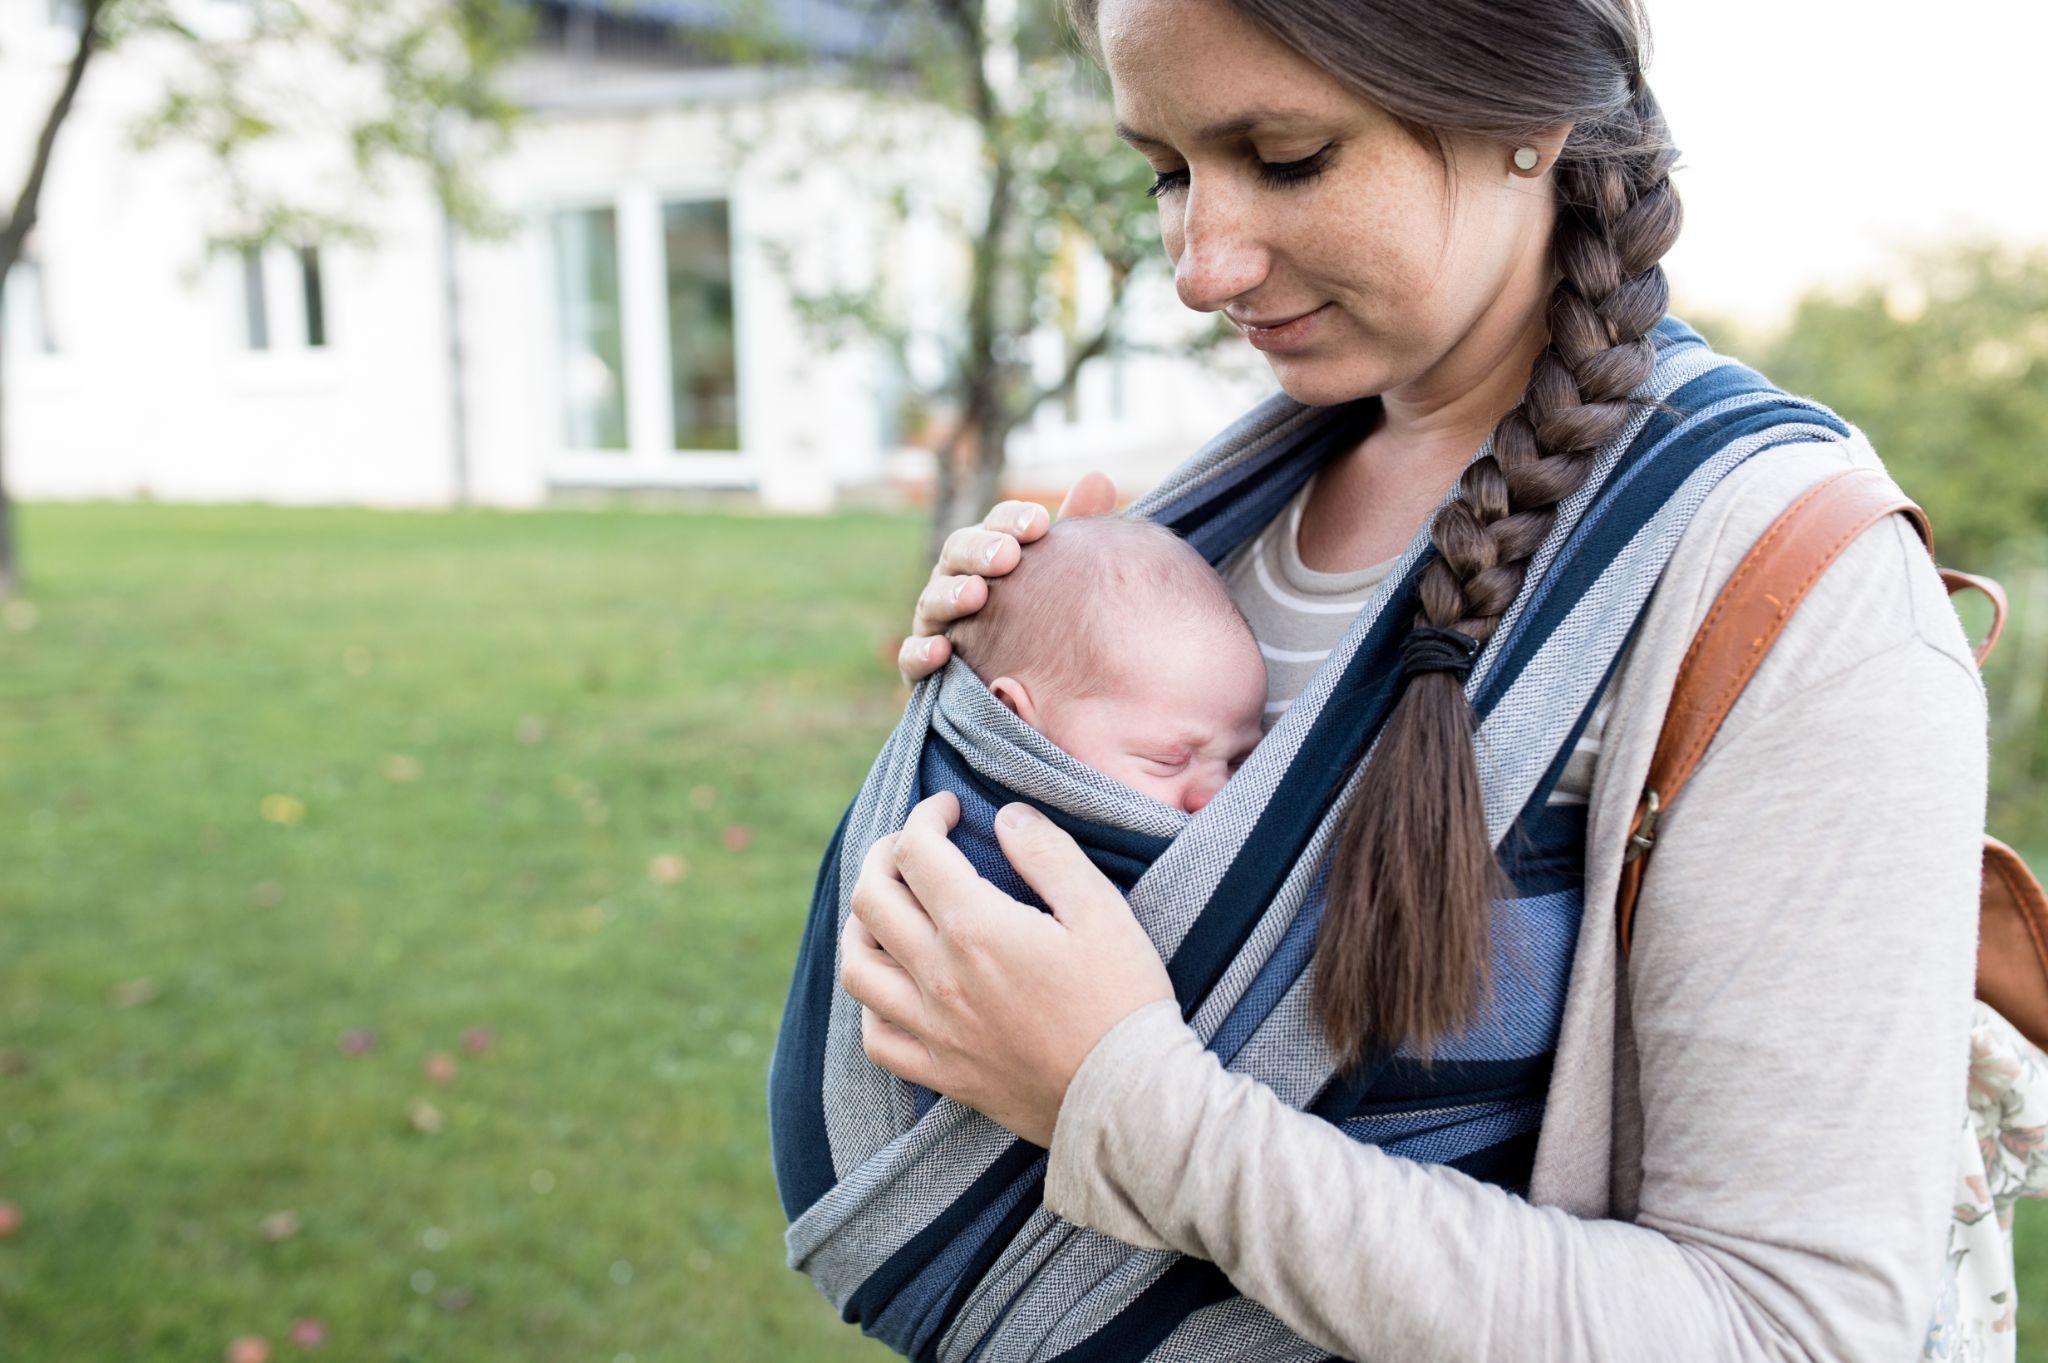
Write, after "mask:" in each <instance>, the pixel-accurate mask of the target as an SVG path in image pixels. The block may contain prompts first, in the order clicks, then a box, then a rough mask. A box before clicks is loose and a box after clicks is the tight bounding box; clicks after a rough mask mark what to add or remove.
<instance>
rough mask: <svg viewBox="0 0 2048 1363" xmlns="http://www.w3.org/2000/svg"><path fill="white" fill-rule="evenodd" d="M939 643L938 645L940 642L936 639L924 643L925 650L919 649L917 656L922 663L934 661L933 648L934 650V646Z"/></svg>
mask: <svg viewBox="0 0 2048 1363" xmlns="http://www.w3.org/2000/svg"><path fill="white" fill-rule="evenodd" d="M937 643H938V640H937V639H936V638H932V639H927V640H925V641H924V647H923V648H921V649H919V650H918V651H917V656H918V658H919V660H920V661H923V662H930V661H931V660H932V648H933V647H934V646H935V645H936V644H937Z"/></svg>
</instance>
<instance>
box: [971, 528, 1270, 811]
mask: <svg viewBox="0 0 2048 1363" xmlns="http://www.w3.org/2000/svg"><path fill="white" fill-rule="evenodd" d="M948 634H949V637H950V638H951V639H952V641H953V650H954V652H955V654H956V655H957V656H958V657H959V658H960V659H961V661H963V662H965V663H966V664H967V665H968V666H969V667H971V668H973V669H974V672H975V675H976V676H978V677H980V678H981V679H982V681H983V682H984V683H985V684H986V685H987V686H988V689H989V691H990V692H991V693H992V694H993V695H994V696H995V697H996V699H998V700H1000V701H1001V702H1002V703H1003V704H1004V705H1006V706H1008V707H1009V708H1010V709H1011V710H1013V711H1015V712H1016V714H1017V717H1018V718H1019V719H1022V720H1023V721H1024V722H1025V723H1026V724H1029V725H1030V726H1031V727H1032V728H1034V729H1036V730H1037V731H1038V732H1039V733H1041V734H1044V735H1045V736H1046V737H1047V738H1048V739H1050V740H1052V742H1053V743H1054V744H1056V745H1057V746H1059V747H1060V748H1061V749H1063V750H1065V751H1066V753H1067V754H1068V755H1069V756H1071V757H1074V758H1076V759H1078V760H1079V761H1081V762H1085V763H1086V764H1088V765H1089V766H1091V767H1093V768H1095V769H1096V770H1097V771H1099V772H1101V773H1102V774H1103V775H1105V776H1107V777H1109V778H1111V779H1112V780H1115V781H1119V782H1121V783H1122V784H1124V785H1126V786H1129V787H1130V788H1132V789H1133V790H1137V791H1140V792H1142V793H1144V794H1146V795H1149V796H1151V797H1152V798H1153V799H1155V800H1158V801H1159V802H1161V803H1162V804H1167V805H1171V806H1173V807H1174V808H1175V809H1181V810H1185V811H1187V812H1188V813H1190V814H1192V813H1194V812H1195V811H1196V810H1198V809H1200V808H1201V807H1202V806H1203V805H1206V804H1207V803H1209V800H1210V798H1211V797H1212V796H1214V795H1215V794H1216V792H1217V790H1218V789H1219V788H1221V786H1222V785H1223V783H1224V781H1225V780H1227V779H1228V778H1229V776H1230V774H1231V773H1232V772H1234V771H1236V770H1237V767H1238V764H1239V763H1240V762H1242V761H1244V759H1245V757H1246V755H1247V754H1249V753H1250V752H1251V750H1252V748H1253V746H1254V745H1255V744H1257V743H1258V741H1259V732H1260V725H1259V721H1260V718H1261V716H1262V714H1263V711H1264V708H1265V703H1266V664H1265V660H1264V658H1262V657H1261V656H1260V654H1259V645H1258V642H1257V641H1256V640H1255V639H1253V638H1252V631H1251V626H1250V625H1248V624H1246V623H1245V619H1244V617H1243V616H1242V615H1240V614H1239V613H1238V610H1237V607H1236V605H1235V604H1234V603H1233V602H1232V601H1231V599H1230V593H1229V591H1228V590H1227V589H1226V588H1225V587H1224V585H1223V579H1222V578H1221V577H1220V576H1218V575H1217V573H1216V570H1215V569H1213V568H1211V567H1210V566H1209V565H1208V563H1206V562H1205V561H1204V560H1203V558H1202V556H1201V555H1200V554H1198V553H1196V552H1195V550H1194V549H1193V548H1191V547H1190V546H1189V545H1188V544H1187V542H1186V541H1184V540H1182V539H1181V538H1180V537H1179V536H1178V535H1176V534H1174V533H1173V532H1172V531H1171V530H1168V529H1167V528H1166V527H1165V526H1163V525H1160V524H1158V523H1156V522H1153V521H1144V520H1128V519H1125V518H1123V517H1120V516H1090V517H1084V518H1081V519H1075V520H1064V521H1060V522H1059V523H1057V524H1056V525H1054V526H1053V527H1052V529H1051V530H1050V531H1048V532H1047V533H1046V535H1045V536H1044V538H1042V539H1040V540H1038V541H1037V542H1036V543H1033V544H1031V545H1029V546H1028V547H1026V549H1025V550H1024V555H1023V558H1022V560H1021V561H1020V562H1019V563H1018V565H1017V566H1016V567H1015V568H1014V569H1012V570H1011V571H1010V572H1009V573H1007V574H1005V575H1004V576H1002V577H998V578H991V579H990V580H989V594H988V603H987V604H986V605H984V606H983V607H982V608H981V609H980V610H979V611H976V612H975V613H974V614H973V615H970V616H967V617H966V618H965V619H962V620H960V621H959V622H957V623H956V624H955V625H954V626H953V627H952V629H951V630H950V631H949V632H948Z"/></svg>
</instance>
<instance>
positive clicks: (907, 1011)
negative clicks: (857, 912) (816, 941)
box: [839, 918, 924, 1030]
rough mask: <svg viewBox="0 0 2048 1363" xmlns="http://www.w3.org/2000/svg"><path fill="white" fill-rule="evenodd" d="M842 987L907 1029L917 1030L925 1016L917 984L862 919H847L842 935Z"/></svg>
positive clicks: (840, 951)
mask: <svg viewBox="0 0 2048 1363" xmlns="http://www.w3.org/2000/svg"><path fill="white" fill-rule="evenodd" d="M839 987H840V988H842V989H844V990H845V991H846V992H847V993H848V994H850V995H852V996H853V999H854V1001H855V1002H856V1003H859V1004H860V1005H862V1006H863V1007H866V1008H871V1009H873V1010H874V1011H875V1012H877V1013H879V1014H881V1016H883V1017H884V1018H887V1019H888V1020H889V1021H890V1022H893V1023H895V1024H897V1025H898V1026H900V1027H903V1028H905V1029H906V1030H913V1029H915V1028H916V1027H917V1025H918V1023H919V1021H920V1019H921V1018H922V1016H923V1012H924V1010H923V1007H922V1003H923V997H924V996H923V995H922V994H921V993H919V992H918V988H917V981H916V980H914V979H912V978H911V977H910V972H909V971H907V970H905V969H904V968H903V967H902V966H900V965H898V964H897V963H896V958H895V957H893V956H891V955H890V954H889V953H888V952H887V951H886V950H884V949H883V947H882V944H881V942H880V941H878V940H876V938H875V935H874V934H873V933H872V932H869V931H868V926H867V924H865V923H863V922H861V921H860V919H859V918H848V919H847V920H846V926H845V927H844V928H842V929H841V930H840V933H839Z"/></svg>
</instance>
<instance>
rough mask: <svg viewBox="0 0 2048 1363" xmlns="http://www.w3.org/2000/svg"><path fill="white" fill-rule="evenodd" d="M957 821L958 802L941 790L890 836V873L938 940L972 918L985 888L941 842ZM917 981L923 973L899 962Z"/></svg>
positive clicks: (948, 844) (946, 843)
mask: <svg viewBox="0 0 2048 1363" xmlns="http://www.w3.org/2000/svg"><path fill="white" fill-rule="evenodd" d="M958 822H960V800H959V797H958V796H956V795H954V794H953V792H952V791H950V790H942V791H940V792H939V793H938V794H936V795H932V796H928V797H926V798H925V799H923V800H920V801H918V802H917V804H916V805H915V806H913V807H912V809H911V811H910V817H909V818H907V819H905V820H904V821H903V831H902V832H900V833H898V834H897V835H896V871H897V874H899V875H900V876H902V877H903V883H904V885H905V886H907V887H908V892H909V893H910V894H911V895H913V896H914V897H915V898H916V900H917V902H918V904H919V905H921V906H923V908H924V909H925V910H926V911H927V912H928V913H929V914H930V918H929V921H930V922H931V924H932V925H933V927H934V929H935V930H936V931H937V932H939V933H940V934H942V935H953V934H955V933H957V932H958V930H959V928H960V927H961V926H962V925H963V924H964V923H965V922H967V921H969V920H971V919H972V918H973V916H974V915H975V914H976V913H978V912H979V911H980V910H981V908H982V905H983V892H984V891H986V890H987V889H988V888H989V886H988V882H987V881H985V880H983V879H982V878H981V873H980V872H979V871H976V870H975V869H974V863H972V862H970V861H969V860H968V859H967V858H966V856H965V855H964V854H962V852H961V851H960V849H959V848H957V847H955V846H954V845H953V844H952V842H951V841H950V840H949V839H948V838H947V836H946V835H947V834H948V833H950V832H951V831H952V829H953V825H954V824H956V823H958ZM905 964H907V965H910V966H911V969H912V970H913V971H914V972H915V973H916V974H917V975H918V976H919V977H920V978H923V977H924V976H925V973H926V972H925V971H924V970H923V969H921V968H920V967H918V966H917V965H915V964H913V963H910V962H905Z"/></svg>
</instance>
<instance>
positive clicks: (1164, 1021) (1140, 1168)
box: [1045, 999, 1208, 1249]
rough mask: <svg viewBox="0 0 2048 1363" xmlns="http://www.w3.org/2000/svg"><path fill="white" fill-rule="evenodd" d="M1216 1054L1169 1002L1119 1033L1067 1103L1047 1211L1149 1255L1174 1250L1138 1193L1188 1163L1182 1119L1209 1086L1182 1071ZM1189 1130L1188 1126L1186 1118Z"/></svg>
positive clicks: (1112, 1032) (1098, 1047) (1048, 1179)
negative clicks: (1180, 1155)
mask: <svg viewBox="0 0 2048 1363" xmlns="http://www.w3.org/2000/svg"><path fill="white" fill-rule="evenodd" d="M1207 1054H1208V1053H1207V1051H1205V1050H1204V1049H1203V1046H1202V1042H1201V1039H1200V1038H1199V1037H1197V1036H1196V1035H1195V1033H1194V1031H1193V1030H1192V1029H1191V1028H1189V1027H1188V1025H1187V1024H1186V1023H1185V1022H1183V1021H1181V1016H1180V1005H1179V1003H1177V1002H1176V1001H1174V1000H1172V999H1160V1000H1157V1001H1156V1002H1153V1003H1148V1004H1146V1005H1145V1006H1144V1007H1142V1008H1139V1009H1137V1010H1135V1011H1133V1012H1132V1013H1131V1014H1130V1015H1129V1016H1127V1017H1125V1018H1124V1020H1123V1021H1121V1022H1119V1023H1117V1025H1116V1026H1114V1027H1112V1028H1110V1029H1109V1031H1108V1033H1107V1034H1105V1035H1104V1036H1103V1038H1102V1040H1100V1041H1098V1042H1096V1043H1095V1049H1094V1050H1092V1051H1090V1052H1088V1057H1087V1059H1085V1060H1083V1061H1082V1062H1081V1068H1080V1069H1078V1070H1076V1071H1075V1072H1074V1079H1073V1082H1072V1083H1070V1084H1069V1085H1068V1086H1067V1094H1066V1097H1065V1099H1064V1100H1062V1102H1061V1103H1060V1112H1059V1117H1058V1119H1057V1120H1056V1121H1055V1123H1054V1125H1053V1135H1052V1146H1051V1149H1050V1153H1049V1158H1048V1160H1047V1164H1046V1175H1045V1205H1046V1207H1047V1209H1048V1210H1050V1211H1052V1212H1053V1213H1054V1214H1055V1215H1057V1216H1061V1217H1064V1218H1065V1219H1066V1220H1068V1221H1071V1222H1073V1223H1074V1224H1076V1225H1080V1226H1088V1227H1092V1228H1093V1229H1095V1230H1099V1231H1102V1232H1103V1233H1104V1234H1107V1235H1111V1236H1114V1237H1115V1238H1116V1239H1118V1240H1121V1241H1123V1242H1124V1243H1126V1244H1130V1245H1136V1246H1138V1247H1140V1248H1142V1249H1172V1248H1175V1246H1173V1245H1171V1244H1169V1243H1168V1242H1167V1241H1165V1240H1163V1239H1161V1238H1160V1237H1159V1234H1158V1233H1157V1232H1156V1231H1154V1230H1153V1229H1152V1226H1151V1224H1150V1222H1149V1221H1148V1220H1147V1218H1146V1217H1145V1215H1144V1213H1143V1212H1142V1211H1141V1209H1140V1208H1139V1206H1138V1203H1137V1201H1136V1199H1135V1197H1134V1194H1140V1193H1142V1191H1143V1185H1144V1184H1145V1183H1146V1182H1147V1181H1148V1179H1149V1180H1153V1181H1156V1180H1157V1179H1158V1178H1159V1177H1160V1176H1161V1173H1162V1171H1164V1170H1169V1169H1173V1168H1175V1167H1176V1166H1177V1164H1178V1159H1177V1157H1176V1156H1175V1154H1174V1151H1175V1150H1176V1149H1178V1148H1181V1147H1184V1146H1185V1145H1186V1144H1187V1143H1188V1140H1189V1134H1190V1133H1188V1132H1185V1131H1178V1130H1175V1129H1174V1128H1175V1125H1176V1122H1177V1120H1178V1119H1185V1118H1186V1117H1187V1116H1188V1115H1189V1114H1190V1113H1191V1112H1195V1111H1198V1110H1199V1108H1200V1103H1199V1101H1197V1098H1198V1090H1199V1084H1198V1083H1197V1082H1194V1081H1193V1079H1192V1077H1191V1076H1183V1078H1182V1081H1181V1082H1178V1083H1176V1082H1175V1080H1174V1078H1173V1074H1174V1072H1175V1071H1177V1070H1179V1069H1181V1068H1182V1067H1183V1066H1184V1065H1186V1064H1188V1063H1189V1062H1191V1061H1192V1062H1194V1063H1196V1064H1199V1063H1200V1062H1201V1061H1202V1059H1203V1058H1204V1057H1206V1056H1207ZM1179 1124H1182V1125H1184V1124H1185V1122H1184V1121H1180V1123H1179Z"/></svg>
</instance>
